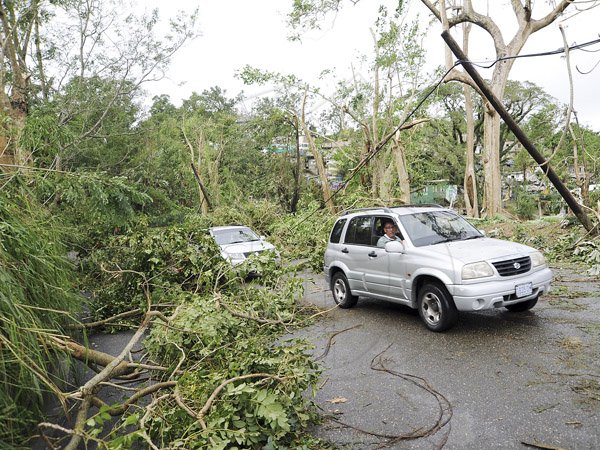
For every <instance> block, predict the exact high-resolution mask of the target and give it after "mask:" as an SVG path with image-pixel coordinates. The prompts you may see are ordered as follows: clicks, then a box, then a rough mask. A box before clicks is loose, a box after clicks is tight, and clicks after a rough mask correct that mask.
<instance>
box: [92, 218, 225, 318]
mask: <svg viewBox="0 0 600 450" xmlns="http://www.w3.org/2000/svg"><path fill="white" fill-rule="evenodd" d="M84 266H85V271H86V273H87V274H88V281H87V285H88V289H89V291H90V293H91V294H92V303H91V311H92V314H93V315H94V316H95V317H97V318H106V317H110V316H112V315H115V314H118V313H121V312H125V311H129V310H131V309H134V308H136V307H138V308H142V310H145V309H146V305H147V301H148V298H147V297H146V294H149V295H151V296H152V300H153V301H161V299H160V297H161V296H162V295H163V294H164V292H165V291H168V290H170V289H173V286H176V290H177V289H180V288H184V289H190V290H197V289H203V288H206V287H207V286H213V285H214V284H215V283H217V282H218V280H219V278H220V277H221V276H223V275H224V273H226V272H227V271H228V267H227V266H226V265H225V261H224V260H223V258H222V257H221V254H220V251H219V248H218V246H217V245H216V243H215V242H214V240H213V239H212V238H211V237H210V236H209V235H208V233H207V231H206V229H199V228H196V227H195V226H192V225H189V224H188V225H187V226H185V225H183V226H170V227H164V228H163V227H161V228H145V229H142V230H139V231H134V232H130V233H127V234H124V235H121V236H113V237H111V238H109V239H108V240H107V241H106V242H105V246H104V247H103V248H102V249H99V250H97V251H95V252H93V253H92V254H91V255H90V257H89V258H87V259H86V261H85V262H84ZM146 285H147V288H148V291H147V292H146V291H145V288H146Z"/></svg>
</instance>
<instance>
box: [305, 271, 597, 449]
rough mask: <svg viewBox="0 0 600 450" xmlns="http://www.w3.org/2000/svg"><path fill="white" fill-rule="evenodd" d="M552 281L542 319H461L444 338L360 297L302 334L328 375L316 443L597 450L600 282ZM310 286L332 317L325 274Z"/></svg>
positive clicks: (396, 309) (537, 311)
mask: <svg viewBox="0 0 600 450" xmlns="http://www.w3.org/2000/svg"><path fill="white" fill-rule="evenodd" d="M553 270H554V275H555V281H554V283H553V292H552V293H551V294H550V295H548V296H546V297H543V298H542V299H541V300H540V301H539V302H538V304H537V305H536V307H535V308H533V310H531V311H528V312H525V313H509V312H508V311H506V310H504V309H502V310H495V311H488V312H480V313H461V315H460V319H459V322H458V324H457V325H456V326H455V327H454V328H453V329H451V330H449V331H447V332H445V333H433V332H430V331H428V330H427V329H426V328H425V327H424V325H423V324H422V323H421V320H420V318H419V315H418V313H417V312H416V311H413V310H411V309H410V308H407V307H403V306H399V305H396V304H393V303H388V302H381V301H375V300H371V299H367V298H362V297H361V299H360V300H359V302H358V304H357V306H356V307H354V308H352V309H349V310H343V309H339V308H334V309H332V310H331V311H329V312H327V313H325V314H323V316H322V318H321V319H320V320H319V321H318V323H316V324H315V325H313V326H311V327H309V328H306V329H303V330H302V331H301V332H299V333H297V336H299V337H304V338H307V339H309V340H310V341H311V342H313V343H314V345H315V349H314V355H315V358H317V359H319V360H320V361H321V363H322V365H323V367H324V372H323V377H322V381H321V386H320V388H319V390H318V392H317V395H316V403H317V405H318V406H319V407H320V408H321V409H322V413H323V416H324V417H325V420H324V421H323V423H322V424H321V425H320V426H318V427H316V428H315V429H314V430H313V433H314V435H316V436H318V437H321V438H323V439H326V440H328V441H330V442H332V443H333V444H334V445H335V446H336V448H340V449H375V448H398V449H404V448H406V449H432V448H441V447H443V448H445V449H478V450H479V449H526V448H548V449H600V360H599V358H598V356H599V355H600V352H599V350H600V282H599V279H598V278H597V277H596V278H592V277H589V276H588V275H586V274H585V272H584V271H582V270H581V269H577V268H575V267H571V268H566V269H564V268H563V269H558V268H553ZM306 278H307V281H306V292H305V301H307V302H310V303H313V304H315V305H317V306H318V307H319V308H321V309H329V308H332V307H333V306H334V305H335V304H334V302H333V298H332V296H331V292H330V291H329V290H328V288H327V286H325V282H324V279H323V277H322V275H321V274H317V275H315V274H312V275H311V274H306ZM536 446H537V447H536Z"/></svg>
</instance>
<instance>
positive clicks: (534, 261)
mask: <svg viewBox="0 0 600 450" xmlns="http://www.w3.org/2000/svg"><path fill="white" fill-rule="evenodd" d="M529 257H530V258H531V267H532V268H533V267H539V266H545V265H546V259H545V258H544V255H542V254H541V253H540V252H533V253H532V254H531V255H529Z"/></svg>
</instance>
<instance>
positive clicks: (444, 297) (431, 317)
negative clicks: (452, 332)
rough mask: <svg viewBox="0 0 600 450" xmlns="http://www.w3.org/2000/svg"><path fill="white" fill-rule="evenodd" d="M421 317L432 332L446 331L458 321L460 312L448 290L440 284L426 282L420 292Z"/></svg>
mask: <svg viewBox="0 0 600 450" xmlns="http://www.w3.org/2000/svg"><path fill="white" fill-rule="evenodd" d="M418 307H419V315H420V316H421V319H423V322H424V323H425V326H426V327H427V328H429V329H430V330H431V331H445V330H447V329H449V328H452V327H453V326H454V324H455V323H456V321H457V320H458V311H457V310H456V306H455V305H454V301H453V300H452V298H451V297H450V294H448V291H447V290H446V288H445V287H444V286H442V285H440V284H439V283H435V282H426V283H425V284H424V285H423V286H422V287H421V290H420V291H419V298H418Z"/></svg>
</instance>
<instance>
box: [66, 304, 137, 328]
mask: <svg viewBox="0 0 600 450" xmlns="http://www.w3.org/2000/svg"><path fill="white" fill-rule="evenodd" d="M140 314H142V310H141V309H140V308H136V309H132V310H131V311H126V312H123V313H121V314H116V315H114V316H112V317H109V318H107V319H103V320H97V321H96V322H88V323H85V322H84V323H75V324H71V325H69V326H68V328H69V329H86V330H87V329H90V328H97V327H100V326H102V325H106V324H108V323H110V322H113V321H114V320H118V319H123V318H126V317H132V316H138V315H140Z"/></svg>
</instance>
